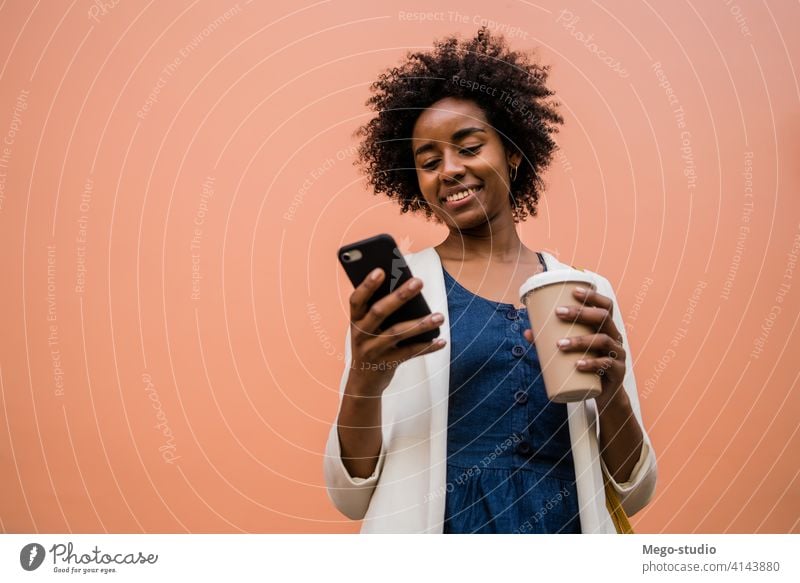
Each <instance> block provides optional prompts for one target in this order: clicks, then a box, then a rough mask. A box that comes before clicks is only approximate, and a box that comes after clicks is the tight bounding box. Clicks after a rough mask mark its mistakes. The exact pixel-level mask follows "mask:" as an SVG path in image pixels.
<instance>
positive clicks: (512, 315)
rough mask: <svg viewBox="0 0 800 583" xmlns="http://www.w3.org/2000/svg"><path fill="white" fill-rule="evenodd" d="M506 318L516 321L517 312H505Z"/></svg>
mask: <svg viewBox="0 0 800 583" xmlns="http://www.w3.org/2000/svg"><path fill="white" fill-rule="evenodd" d="M506 318H508V319H509V320H516V319H517V311H516V310H509V311H507V312H506Z"/></svg>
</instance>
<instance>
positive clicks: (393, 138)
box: [355, 26, 564, 222]
mask: <svg viewBox="0 0 800 583" xmlns="http://www.w3.org/2000/svg"><path fill="white" fill-rule="evenodd" d="M549 69H550V67H549V66H548V65H538V64H536V63H533V62H531V60H530V59H529V57H528V55H526V54H525V53H521V52H516V51H511V50H510V49H509V48H508V46H507V44H506V41H505V39H504V38H503V37H502V36H499V37H497V36H492V35H491V33H490V32H489V31H488V30H487V28H486V27H485V26H484V27H482V28H481V29H480V30H479V31H478V32H477V34H476V36H475V37H474V38H472V39H469V40H466V41H459V39H458V38H457V37H455V36H450V37H447V38H445V39H443V40H440V41H436V42H434V46H433V49H432V50H430V51H428V52H415V53H411V52H409V53H408V55H407V58H406V60H404V62H403V63H402V64H401V65H400V66H399V67H393V68H391V69H389V70H387V71H386V72H384V73H382V74H381V75H380V77H379V78H378V80H377V81H376V82H375V83H373V84H372V86H371V90H372V92H373V95H372V96H371V97H370V98H369V99H368V100H367V106H368V107H370V108H371V109H372V110H374V111H375V112H377V114H378V115H377V116H375V117H374V118H372V119H371V120H370V121H369V122H368V123H367V124H366V125H364V126H362V127H360V128H359V129H358V130H357V132H356V135H357V136H358V137H361V138H363V140H362V141H361V144H360V145H359V148H358V158H357V160H356V161H355V164H356V165H358V166H360V167H361V168H362V170H363V171H364V172H365V173H366V175H367V177H368V182H369V184H371V185H372V187H373V188H374V191H375V194H378V193H383V194H386V195H387V196H389V197H391V198H393V199H396V200H397V202H398V203H399V204H400V206H401V212H402V213H406V212H408V211H414V212H423V213H424V214H425V216H426V218H428V219H431V218H432V217H434V214H433V211H432V210H431V209H430V207H429V206H428V204H427V202H426V201H425V199H424V198H423V197H422V195H421V194H420V192H419V183H418V181H417V174H416V168H415V162H414V156H413V153H412V150H411V143H410V141H411V135H412V132H413V128H414V124H415V123H416V121H417V118H418V117H419V116H420V114H421V113H422V111H423V110H424V109H426V108H427V107H430V106H431V105H433V104H434V103H436V102H437V101H439V100H440V99H443V98H445V97H455V98H461V99H469V100H471V101H473V102H474V103H476V104H477V105H478V106H479V107H480V108H481V109H482V110H483V112H484V113H485V115H486V118H487V120H488V122H489V123H490V124H491V126H492V127H493V128H494V130H495V131H496V132H497V133H498V134H499V135H500V138H501V140H502V141H503V143H504V145H505V146H506V148H508V149H509V150H511V151H517V152H519V153H520V154H521V155H522V161H521V163H520V165H519V168H518V170H517V177H516V179H515V180H514V181H513V182H512V184H511V193H510V198H511V204H512V208H513V216H514V222H519V221H521V220H525V218H526V217H528V215H529V214H530V215H534V216H535V215H536V204H537V202H538V200H539V194H540V193H541V192H542V191H543V189H544V186H545V185H544V182H543V180H542V178H541V174H542V171H543V170H544V169H545V168H546V167H547V166H548V165H549V164H550V161H551V159H552V155H553V152H554V150H555V149H556V147H557V146H556V144H555V142H554V141H553V140H552V139H551V137H550V134H552V133H556V132H557V131H558V127H557V125H556V124H563V123H564V120H563V118H562V117H561V116H560V115H559V114H558V112H557V110H556V108H557V107H558V105H559V104H558V102H555V101H552V100H550V99H549V98H550V96H552V95H554V93H553V92H552V91H550V90H549V89H548V88H547V87H546V85H545V82H546V80H547V76H548V71H549ZM435 218H436V221H437V222H441V221H439V219H438V217H435Z"/></svg>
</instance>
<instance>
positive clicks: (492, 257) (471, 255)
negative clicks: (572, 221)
mask: <svg viewBox="0 0 800 583" xmlns="http://www.w3.org/2000/svg"><path fill="white" fill-rule="evenodd" d="M498 219H500V217H498ZM437 251H438V252H439V255H441V256H445V257H447V258H452V259H458V260H460V261H465V262H466V261H471V260H482V261H491V262H492V263H508V262H518V261H519V260H520V259H525V258H527V257H528V256H529V255H530V254H531V253H533V251H531V250H530V249H528V248H527V247H525V245H523V243H522V240H521V239H520V238H519V234H518V233H517V229H516V226H515V223H514V220H513V218H512V217H511V214H510V212H509V214H508V217H502V220H490V221H489V222H486V223H483V224H482V225H479V226H477V227H474V228H468V229H461V230H459V229H450V233H449V234H448V235H447V238H446V239H445V240H444V241H442V242H441V243H440V244H439V245H438V246H437Z"/></svg>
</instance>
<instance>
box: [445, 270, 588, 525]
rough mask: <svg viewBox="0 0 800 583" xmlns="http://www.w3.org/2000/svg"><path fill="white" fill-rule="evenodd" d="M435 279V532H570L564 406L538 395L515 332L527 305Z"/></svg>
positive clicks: (573, 513) (534, 364)
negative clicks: (443, 423) (443, 438)
mask: <svg viewBox="0 0 800 583" xmlns="http://www.w3.org/2000/svg"><path fill="white" fill-rule="evenodd" d="M543 264H544V263H543ZM443 270H444V268H443ZM444 278H445V286H446V288H447V300H448V311H449V315H450V342H451V344H450V351H451V360H450V396H449V403H448V430H447V483H446V497H445V522H444V532H445V533H580V531H581V530H580V518H579V515H578V496H577V492H576V489H575V468H574V466H573V461H572V451H571V444H570V437H569V427H568V425H567V409H566V405H564V404H557V403H551V402H550V401H548V399H547V395H546V394H545V389H544V381H543V379H542V375H541V369H540V366H539V359H538V356H537V354H536V349H535V348H534V347H533V346H531V345H530V344H529V343H528V341H527V340H525V337H524V336H523V330H525V328H528V327H530V323H529V321H528V314H527V311H526V310H524V309H520V310H518V309H515V307H514V306H513V305H512V304H507V303H502V302H493V301H490V300H487V299H485V298H482V297H480V296H477V295H475V294H473V293H472V292H470V291H469V290H467V289H466V288H464V287H463V286H461V284H459V283H458V282H457V281H456V280H455V279H454V278H453V277H452V276H451V275H450V274H449V273H448V272H447V270H444ZM535 332H536V331H535V330H534V333H535Z"/></svg>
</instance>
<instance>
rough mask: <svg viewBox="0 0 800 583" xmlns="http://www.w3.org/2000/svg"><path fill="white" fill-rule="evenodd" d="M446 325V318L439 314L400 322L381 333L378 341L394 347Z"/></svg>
mask: <svg viewBox="0 0 800 583" xmlns="http://www.w3.org/2000/svg"><path fill="white" fill-rule="evenodd" d="M443 323H444V316H443V315H442V314H440V313H439V312H436V313H434V314H429V315H427V316H423V317H422V318H416V319H414V320H407V321H405V322H398V323H397V324H395V325H394V326H391V327H390V328H388V329H386V330H384V331H383V332H381V333H380V334H379V335H378V336H377V337H376V339H379V341H380V342H381V343H384V344H387V345H392V344H397V343H398V342H400V341H401V340H405V339H406V338H411V337H413V336H416V335H417V334H422V333H423V332H427V331H428V330H434V329H435V328H437V327H439V326H441V325H442V324H443Z"/></svg>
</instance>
